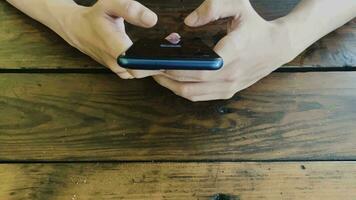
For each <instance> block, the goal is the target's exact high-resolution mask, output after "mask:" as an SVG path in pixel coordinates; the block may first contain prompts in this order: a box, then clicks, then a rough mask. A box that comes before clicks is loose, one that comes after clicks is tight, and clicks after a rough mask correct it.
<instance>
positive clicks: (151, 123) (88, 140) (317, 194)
mask: <svg viewBox="0 0 356 200" xmlns="http://www.w3.org/2000/svg"><path fill="white" fill-rule="evenodd" d="M141 2H143V3H144V4H145V5H147V6H148V7H150V8H152V9H153V10H154V11H156V12H158V13H159V16H160V19H161V20H160V23H159V24H158V26H156V27H155V28H154V29H152V30H148V31H145V32H144V34H145V35H148V36H149V35H157V34H160V35H164V34H166V33H169V32H172V31H179V32H180V33H182V35H185V36H189V35H194V34H200V35H201V36H202V37H203V38H204V40H205V41H207V42H210V44H213V42H214V41H216V40H218V39H219V37H221V36H222V35H223V33H224V25H223V24H222V23H216V24H213V25H209V26H206V27H204V28H199V29H197V30H193V29H189V28H187V27H184V26H183V25H182V24H181V23H180V22H181V21H182V19H183V18H184V16H186V14H188V12H190V11H191V10H193V9H194V8H195V7H196V6H197V5H199V4H200V3H201V2H202V0H194V1H193V0H192V1H183V0H169V1H168V0H156V1H152V0H151V1H148V0H145V1H141ZM297 2H298V0H288V1H286V0H279V1H277V0H273V1H272V0H268V1H266V0H259V1H257V0H256V1H254V2H253V4H254V6H255V7H256V9H257V10H258V11H259V12H260V14H261V15H262V16H264V17H266V18H267V19H274V18H276V17H279V16H283V15H285V14H286V13H288V12H289V11H290V9H292V8H293V7H294V6H295V4H296V3H297ZM272 3H273V4H272ZM193 31H194V32H193ZM129 32H130V35H131V36H132V38H134V39H136V38H138V37H140V35H142V29H139V28H133V27H129ZM355 34H356V20H353V21H351V22H350V23H348V24H347V25H345V26H344V27H342V28H341V29H339V30H337V31H335V32H333V33H332V34H330V35H328V36H326V37H325V38H323V39H322V40H320V41H319V42H317V43H316V44H314V45H313V46H312V47H310V48H309V49H308V50H307V51H305V52H304V53H303V54H302V55H300V56H299V57H298V58H297V59H295V60H294V61H293V62H291V63H289V64H288V65H286V66H284V67H283V68H281V69H280V70H278V71H277V72H275V73H273V74H272V75H270V76H269V77H267V78H265V79H264V80H262V81H260V82H259V83H258V84H256V85H254V86H252V87H251V88H249V89H247V90H245V91H243V92H240V93H238V94H237V95H236V96H235V97H234V98H233V99H231V100H228V101H214V102H201V103H192V102H189V101H187V100H184V99H182V98H180V97H177V96H175V95H173V94H172V93H171V92H170V91H168V90H166V89H164V88H161V87H159V86H158V85H157V84H156V83H155V82H154V81H153V80H151V79H150V78H147V79H144V80H130V81H127V80H120V79H119V78H118V77H116V76H115V75H113V74H112V73H110V72H109V71H108V70H106V69H104V68H103V67H102V66H100V65H99V64H97V63H96V62H94V61H93V60H91V59H89V58H88V57H87V56H85V55H82V54H81V53H80V52H79V51H77V50H75V49H73V48H72V47H70V46H69V45H67V44H65V42H64V41H63V40H62V39H60V38H59V37H58V36H56V35H55V34H54V33H52V32H51V31H50V30H48V29H47V28H45V27H43V26H42V25H40V24H39V23H37V22H35V21H33V20H31V19H29V18H28V17H26V16H24V15H23V14H21V13H20V12H18V11H16V10H15V9H14V8H12V7H11V6H9V5H8V4H7V3H5V2H4V1H1V2H0V162H1V164H0V199H1V200H3V199H4V200H8V199H72V200H77V199H78V200H79V199H215V200H218V199H235V200H236V199H240V200H250V199H324V200H325V199H342V200H348V199H350V200H351V199H356V162H355V161H356V72H355V69H356V38H355Z"/></svg>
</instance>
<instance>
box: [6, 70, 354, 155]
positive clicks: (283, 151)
mask: <svg viewBox="0 0 356 200" xmlns="http://www.w3.org/2000/svg"><path fill="white" fill-rule="evenodd" d="M355 80H356V73H355V72H349V73H292V74H290V73H275V74H272V75H271V76H269V77H268V78H266V79H264V80H262V81H261V82H259V83H258V84H256V85H254V86H252V87H251V88H249V89H247V90H245V91H243V92H241V93H239V94H238V95H236V96H235V97H234V98H233V99H231V100H229V101H214V102H202V103H192V102H189V101H187V100H184V99H182V98H180V97H178V96H176V95H174V94H172V93H171V92H170V91H168V90H166V89H163V88H161V87H159V86H157V85H156V84H155V83H154V82H153V81H152V80H150V79H146V80H141V81H139V80H136V81H135V80H134V81H124V80H119V79H118V78H117V77H116V76H114V75H105V74H101V75H99V74H97V75H88V74H1V75H0V113H2V114H1V115H0V133H1V134H0V143H1V145H0V161H26V160H32V161H78V160H81V161H83V160H86V161H100V160H101V161H103V160H119V161H121V160H125V161H130V160H131V161H151V160H160V161H167V160H187V161H192V160H229V161H230V160H231V161H236V160H328V159H330V160H340V159H347V160H351V159H356V146H355V143H356V134H355V133H356V123H355V121H356V107H355V102H356V81H355ZM172 105H174V107H173V106H172Z"/></svg>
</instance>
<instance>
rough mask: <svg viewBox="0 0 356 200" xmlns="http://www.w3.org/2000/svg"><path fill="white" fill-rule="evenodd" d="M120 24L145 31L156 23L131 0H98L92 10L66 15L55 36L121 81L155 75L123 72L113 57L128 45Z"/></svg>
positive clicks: (87, 9) (146, 11) (79, 9)
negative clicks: (127, 24)
mask: <svg viewBox="0 0 356 200" xmlns="http://www.w3.org/2000/svg"><path fill="white" fill-rule="evenodd" d="M124 20H125V21H127V22H128V23H131V24H133V25H136V26H140V27H144V28H149V27H152V26H154V25H155V24H156V23H157V15H156V14H155V13H154V12H152V11H151V10H149V9H148V8H146V7H144V6H143V5H142V4H140V3H139V2H137V1H133V0H99V1H98V2H97V3H96V4H95V5H94V6H93V7H82V6H77V8H76V9H75V10H74V11H73V12H71V13H70V14H67V16H66V17H65V20H63V22H62V23H61V30H60V31H57V32H59V34H60V35H61V36H62V37H63V38H64V39H65V40H66V41H67V42H68V43H69V44H71V45H72V46H74V47H76V48H77V49H79V50H80V51H82V52H83V53H85V54H87V55H89V56H90V57H92V58H93V59H95V60H96V61H98V62H99V63H101V64H103V65H105V66H107V67H109V68H110V69H111V70H112V71H113V72H115V73H116V74H117V75H119V76H120V77H121V78H124V79H128V78H143V77H146V76H151V75H153V74H158V73H159V71H140V70H126V69H124V68H121V67H120V66H119V65H118V64H117V57H118V56H119V55H121V54H122V53H123V52H125V51H126V50H127V49H128V48H129V47H130V46H131V45H132V41H131V40H130V38H129V37H128V35H127V34H126V32H125V25H124Z"/></svg>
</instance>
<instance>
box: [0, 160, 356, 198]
mask: <svg viewBox="0 0 356 200" xmlns="http://www.w3.org/2000/svg"><path fill="white" fill-rule="evenodd" d="M0 179H1V180H2V181H1V182H0V198H1V199H72V200H77V199H184V200H188V199H207V200H226V199H228V200H247V199H248V200H255V199H256V200H257V199H271V200H272V199H273V200H276V199H310V200H319V199H323V200H336V199H343V200H354V199H355V196H356V163H355V162H335V163H334V162H325V163H319V162H318V163H213V164H209V163H184V164H181V163H160V164H99V163H98V164H32V165H31V164H10V165H0Z"/></svg>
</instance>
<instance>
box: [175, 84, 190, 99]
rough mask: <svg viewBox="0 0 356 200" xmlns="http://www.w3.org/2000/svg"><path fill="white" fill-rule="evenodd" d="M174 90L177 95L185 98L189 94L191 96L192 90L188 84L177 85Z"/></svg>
mask: <svg viewBox="0 0 356 200" xmlns="http://www.w3.org/2000/svg"><path fill="white" fill-rule="evenodd" d="M176 92H177V94H178V95H179V96H182V97H185V98H189V97H190V96H192V90H191V88H190V87H189V86H188V85H181V86H179V87H178V89H177V91H176Z"/></svg>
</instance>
